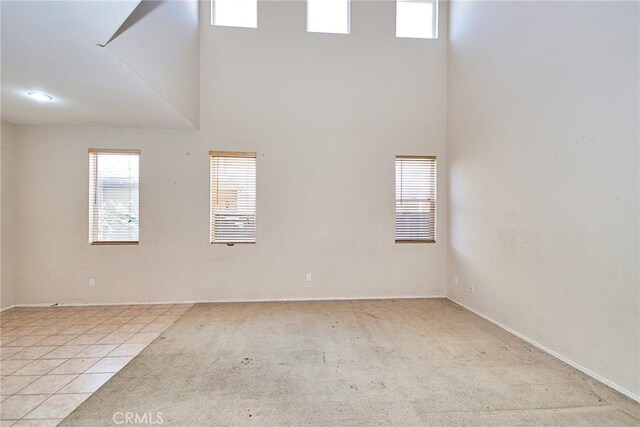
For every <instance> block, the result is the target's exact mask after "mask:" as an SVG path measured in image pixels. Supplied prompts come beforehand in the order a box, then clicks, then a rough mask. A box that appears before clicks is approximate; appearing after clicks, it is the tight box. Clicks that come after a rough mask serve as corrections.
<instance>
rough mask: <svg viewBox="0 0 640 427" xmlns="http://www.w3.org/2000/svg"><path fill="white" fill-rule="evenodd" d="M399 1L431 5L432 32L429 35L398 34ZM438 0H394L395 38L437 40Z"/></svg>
mask: <svg viewBox="0 0 640 427" xmlns="http://www.w3.org/2000/svg"><path fill="white" fill-rule="evenodd" d="M399 3H428V4H432V5H433V14H432V15H431V25H432V27H431V28H432V32H431V37H410V36H399V35H398V4H399ZM438 3H439V0H396V12H395V13H396V38H398V39H413V40H437V39H438V36H439V28H438V27H439V26H438V21H439V19H438V17H439V15H440V12H439V10H438V9H439V4H438Z"/></svg>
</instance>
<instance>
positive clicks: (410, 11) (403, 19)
mask: <svg viewBox="0 0 640 427" xmlns="http://www.w3.org/2000/svg"><path fill="white" fill-rule="evenodd" d="M435 13H436V11H435V0H433V1H408V0H398V1H396V37H409V38H420V39H433V38H436V34H435V26H434V25H435V22H436V16H435Z"/></svg>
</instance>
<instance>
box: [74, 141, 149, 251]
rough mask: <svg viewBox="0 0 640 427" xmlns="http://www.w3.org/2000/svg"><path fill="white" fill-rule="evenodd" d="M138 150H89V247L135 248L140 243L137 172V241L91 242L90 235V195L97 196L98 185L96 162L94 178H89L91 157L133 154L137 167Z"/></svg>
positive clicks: (91, 237)
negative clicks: (128, 246)
mask: <svg viewBox="0 0 640 427" xmlns="http://www.w3.org/2000/svg"><path fill="white" fill-rule="evenodd" d="M140 153H141V152H140V150H139V149H134V148H89V200H88V202H89V203H87V205H88V206H89V224H88V225H89V227H88V229H89V245H90V246H109V245H113V246H122V245H130V246H136V245H138V244H139V243H140V199H139V197H140V175H139V170H138V239H137V240H93V237H94V236H93V235H92V228H93V227H92V224H93V223H92V203H91V195H92V194H94V195H95V194H97V185H98V179H97V174H98V167H97V166H98V165H97V161H96V168H95V171H93V172H94V173H95V176H94V177H92V176H91V155H96V156H98V155H99V154H135V155H137V156H138V165H139V164H140V163H139V162H140ZM92 182H95V186H96V188H92Z"/></svg>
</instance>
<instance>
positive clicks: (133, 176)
mask: <svg viewBox="0 0 640 427" xmlns="http://www.w3.org/2000/svg"><path fill="white" fill-rule="evenodd" d="M139 158H140V151H139V150H100V149H90V150H89V243H91V244H137V243H138V234H139V227H140V215H139V212H140V210H139V194H140V173H139Z"/></svg>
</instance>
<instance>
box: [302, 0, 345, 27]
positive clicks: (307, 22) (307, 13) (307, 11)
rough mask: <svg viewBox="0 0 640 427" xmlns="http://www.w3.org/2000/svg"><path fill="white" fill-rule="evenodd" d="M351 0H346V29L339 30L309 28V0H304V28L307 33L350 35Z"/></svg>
mask: <svg viewBox="0 0 640 427" xmlns="http://www.w3.org/2000/svg"><path fill="white" fill-rule="evenodd" d="M352 1H353V0H346V2H347V31H344V32H343V31H340V32H336V31H318V30H310V29H309V9H310V7H309V0H305V3H306V12H305V17H306V22H305V30H306V32H307V33H312V34H336V35H350V34H351V2H352Z"/></svg>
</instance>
